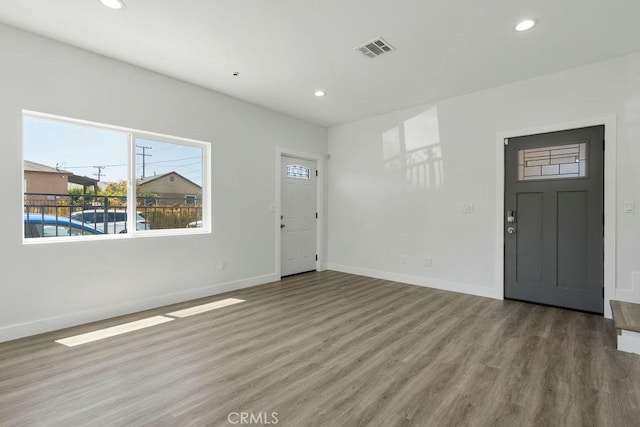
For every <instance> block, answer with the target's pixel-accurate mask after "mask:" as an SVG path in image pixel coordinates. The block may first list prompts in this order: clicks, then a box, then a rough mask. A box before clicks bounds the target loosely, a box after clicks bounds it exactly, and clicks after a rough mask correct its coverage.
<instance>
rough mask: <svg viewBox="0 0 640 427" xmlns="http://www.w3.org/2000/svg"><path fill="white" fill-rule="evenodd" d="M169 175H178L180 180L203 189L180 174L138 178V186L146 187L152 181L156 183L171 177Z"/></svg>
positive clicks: (170, 173)
mask: <svg viewBox="0 0 640 427" xmlns="http://www.w3.org/2000/svg"><path fill="white" fill-rule="evenodd" d="M169 175H177V176H179V177H180V178H182V179H184V180H185V181H187V182H190V183H191V184H193V185H195V186H196V187H198V188H202V187H201V186H200V185H198V184H196V183H195V182H193V181H191V180H190V179H187V178H185V177H184V176H182V175H180V174H179V173H178V172H167V173H163V174H161V175H154V176H147V177H145V178H138V179H137V180H136V182H137V184H138V185H145V184H148V183H150V182H152V181H156V180H158V179H160V178H163V177H165V176H169Z"/></svg>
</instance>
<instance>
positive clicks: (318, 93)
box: [313, 90, 327, 96]
mask: <svg viewBox="0 0 640 427" xmlns="http://www.w3.org/2000/svg"><path fill="white" fill-rule="evenodd" d="M313 94H314V95H315V96H325V95H326V94H327V93H326V92H325V91H323V90H317V91H315V92H314V93H313Z"/></svg>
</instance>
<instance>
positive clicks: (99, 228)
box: [23, 113, 210, 239]
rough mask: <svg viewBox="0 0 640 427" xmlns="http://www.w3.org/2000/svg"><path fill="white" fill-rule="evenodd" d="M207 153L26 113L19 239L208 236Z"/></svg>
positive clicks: (164, 139)
mask: <svg viewBox="0 0 640 427" xmlns="http://www.w3.org/2000/svg"><path fill="white" fill-rule="evenodd" d="M208 153H209V144H208V143H205V142H200V141H193V140H187V139H184V138H178V137H168V136H164V135H156V134H152V133H149V132H141V131H135V130H131V129H123V128H119V127H115V126H109V125H101V124H96V123H88V122H82V121H78V120H73V119H66V118H60V117H53V116H49V115H43V114H38V113H24V114H23V155H24V162H23V175H24V179H23V185H24V189H23V192H24V206H23V208H24V218H23V220H24V237H25V238H29V239H31V238H39V237H71V236H74V237H76V236H80V237H81V238H83V237H84V236H100V235H106V234H140V235H144V234H158V233H162V232H168V233H170V234H176V233H178V234H182V233H187V234H190V233H194V232H195V233H197V232H201V231H202V230H207V229H208V228H209V227H208V224H207V223H206V218H207V217H208V212H207V208H208V204H207V202H208V200H209V197H208V194H207V191H208V190H207V189H208V188H210V187H209V183H208V182H207V177H208V176H209V174H208V172H207V168H208V161H207V158H208ZM194 222H198V223H199V224H202V227H198V229H199V230H193V227H189V224H192V223H194ZM43 227H44V228H47V229H49V228H50V229H53V230H57V231H56V233H39V232H37V230H42V229H43ZM34 230H35V231H34ZM65 230H68V233H67V232H65ZM32 231H34V232H32ZM94 238H95V237H94Z"/></svg>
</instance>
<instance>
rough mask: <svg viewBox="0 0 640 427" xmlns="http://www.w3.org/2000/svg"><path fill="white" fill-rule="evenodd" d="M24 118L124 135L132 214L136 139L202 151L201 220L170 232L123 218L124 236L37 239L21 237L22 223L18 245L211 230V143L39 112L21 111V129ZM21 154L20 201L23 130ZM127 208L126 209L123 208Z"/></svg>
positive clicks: (24, 187) (128, 198) (22, 171)
mask: <svg viewBox="0 0 640 427" xmlns="http://www.w3.org/2000/svg"><path fill="white" fill-rule="evenodd" d="M26 117H30V118H34V119H44V120H49V121H56V122H60V123H64V124H70V125H75V126H85V127H90V128H98V129H104V130H109V131H116V132H122V133H126V134H128V138H127V144H128V150H127V153H128V155H127V206H131V207H132V209H133V211H134V212H136V213H137V212H138V207H137V203H136V201H137V199H136V170H135V168H136V162H137V159H136V150H135V141H136V139H137V138H143V139H149V140H154V141H158V142H163V143H168V144H176V145H183V146H190V147H196V148H200V149H202V195H201V201H202V221H203V227H199V228H188V227H183V228H171V229H155V230H153V229H152V230H137V226H136V219H137V215H127V229H128V230H129V231H128V232H127V233H124V234H102V235H95V236H91V235H81V236H59V237H46V238H44V237H40V238H26V237H24V227H25V226H24V222H22V225H21V230H22V236H23V237H22V243H23V244H51V243H58V242H78V241H94V240H111V239H132V238H144V237H158V236H184V235H191V234H210V233H211V230H212V227H211V218H212V214H211V205H212V203H211V175H212V173H211V145H212V144H211V142H208V141H201V140H196V139H191V138H184V137H178V136H173V135H167V134H162V133H157V132H150V131H143V130H140V129H134V128H128V127H123V126H116V125H109V124H105V123H98V122H93V121H88V120H82V119H76V118H72V117H64V116H59V115H54V114H48V113H42V112H38V111H32V110H22V114H21V125H22V129H23V130H24V121H25V120H24V119H25V118H26ZM21 144H22V145H21V152H22V163H21V168H20V171H21V173H22V180H21V181H22V194H21V196H22V198H23V200H24V194H25V191H26V182H25V180H24V147H25V138H24V131H23V134H22V140H21ZM127 209H129V208H127ZM23 214H24V201H23V202H22V203H21V206H20V219H21V220H22V218H23Z"/></svg>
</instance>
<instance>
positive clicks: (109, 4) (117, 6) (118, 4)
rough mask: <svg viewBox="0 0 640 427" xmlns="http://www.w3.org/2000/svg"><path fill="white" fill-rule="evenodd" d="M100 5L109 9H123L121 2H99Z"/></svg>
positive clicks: (109, 0)
mask: <svg viewBox="0 0 640 427" xmlns="http://www.w3.org/2000/svg"><path fill="white" fill-rule="evenodd" d="M100 3H102V4H103V5H104V6H106V7H108V8H109V9H115V10H119V9H124V2H123V1H122V0H100Z"/></svg>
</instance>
